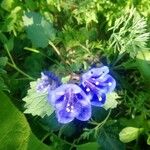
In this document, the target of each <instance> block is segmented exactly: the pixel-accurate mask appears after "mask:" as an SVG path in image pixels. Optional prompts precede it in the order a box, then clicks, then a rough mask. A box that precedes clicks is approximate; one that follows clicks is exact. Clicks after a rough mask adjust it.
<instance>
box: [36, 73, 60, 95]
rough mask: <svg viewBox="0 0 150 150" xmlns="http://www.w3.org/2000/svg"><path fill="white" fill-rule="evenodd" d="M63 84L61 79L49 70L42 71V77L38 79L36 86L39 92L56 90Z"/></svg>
mask: <svg viewBox="0 0 150 150" xmlns="http://www.w3.org/2000/svg"><path fill="white" fill-rule="evenodd" d="M60 85H61V81H60V79H59V78H58V77H57V76H56V75H55V74H53V73H52V72H49V71H44V72H41V78H40V79H39V80H38V84H37V86H36V90H37V92H48V91H49V90H54V89H55V88H57V87H58V86H60Z"/></svg>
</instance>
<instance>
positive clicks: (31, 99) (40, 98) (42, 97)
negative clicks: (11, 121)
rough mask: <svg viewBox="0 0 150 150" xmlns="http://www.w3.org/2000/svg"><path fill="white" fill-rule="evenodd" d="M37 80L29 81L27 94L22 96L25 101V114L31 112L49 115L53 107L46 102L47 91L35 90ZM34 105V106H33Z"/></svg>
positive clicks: (42, 115) (41, 115)
mask: <svg viewBox="0 0 150 150" xmlns="http://www.w3.org/2000/svg"><path fill="white" fill-rule="evenodd" d="M38 82H39V80H37V81H33V82H30V89H29V90H28V93H27V96H26V97H24V98H23V101H24V102H26V103H25V108H26V110H25V112H24V113H27V114H32V115H33V116H36V115H38V116H40V117H44V116H46V115H47V116H50V115H51V114H52V113H53V111H54V109H53V107H52V106H51V105H50V104H49V103H48V93H47V92H43V93H42V92H37V91H36V86H37V84H38ZM35 106H36V107H35Z"/></svg>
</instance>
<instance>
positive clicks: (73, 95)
mask: <svg viewBox="0 0 150 150" xmlns="http://www.w3.org/2000/svg"><path fill="white" fill-rule="evenodd" d="M49 102H50V103H51V104H52V105H53V106H54V107H55V111H56V116H57V118H58V121H59V122H60V123H69V122H71V121H72V120H73V119H74V118H76V119H78V120H81V121H87V120H89V119H90V117H91V103H90V96H87V95H86V94H85V92H84V91H83V90H82V89H81V88H80V87H79V86H78V85H76V84H63V85H61V86H59V87H58V88H56V89H55V90H53V91H50V92H49Z"/></svg>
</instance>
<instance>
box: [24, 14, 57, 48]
mask: <svg viewBox="0 0 150 150" xmlns="http://www.w3.org/2000/svg"><path fill="white" fill-rule="evenodd" d="M23 22H24V26H25V28H26V31H27V35H28V38H29V39H30V40H31V41H32V44H33V45H34V46H35V47H42V48H44V47H46V46H47V45H48V42H49V40H52V41H53V40H54V39H55V34H56V31H55V29H54V28H53V25H52V23H51V22H48V21H46V20H45V19H44V18H43V17H42V16H41V15H40V14H39V13H35V12H27V13H25V15H24V16H23Z"/></svg>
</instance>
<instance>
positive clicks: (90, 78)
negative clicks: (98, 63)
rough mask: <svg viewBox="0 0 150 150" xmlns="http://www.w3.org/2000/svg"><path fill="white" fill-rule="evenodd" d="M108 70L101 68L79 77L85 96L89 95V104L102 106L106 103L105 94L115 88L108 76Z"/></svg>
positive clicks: (110, 77)
mask: <svg viewBox="0 0 150 150" xmlns="http://www.w3.org/2000/svg"><path fill="white" fill-rule="evenodd" d="M108 73H109V68H108V67H107V66H102V67H100V68H93V69H90V70H89V71H87V72H86V73H84V74H83V75H82V77H81V87H82V88H83V90H84V91H85V92H86V94H87V95H91V96H92V98H91V104H92V105H94V106H102V105H103V104H104V103H105V101H106V94H107V93H109V92H112V91H113V90H114V89H115V87H116V81H115V79H114V78H113V77H112V76H111V75H109V74H108Z"/></svg>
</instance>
